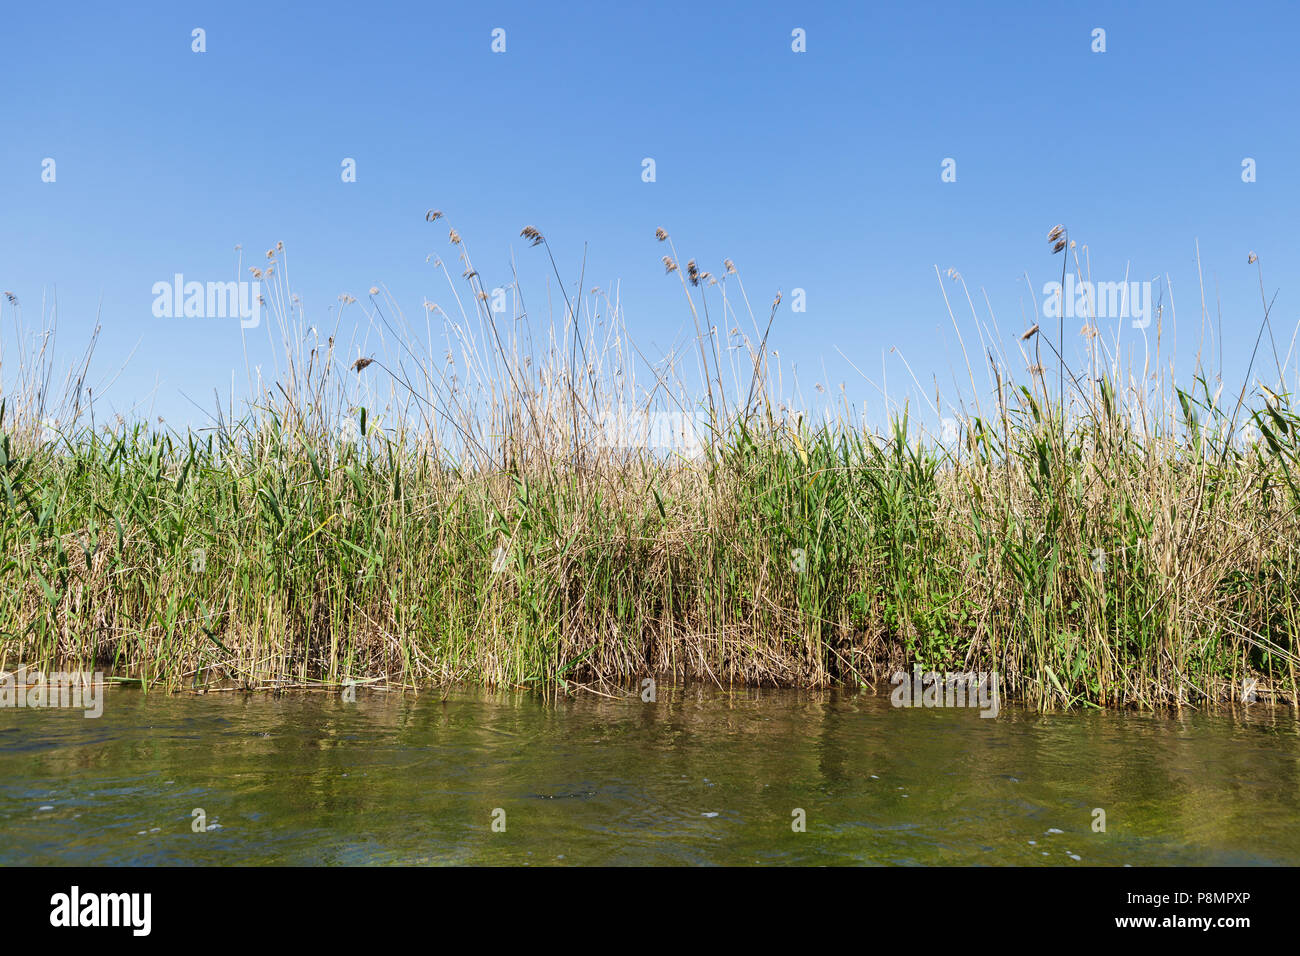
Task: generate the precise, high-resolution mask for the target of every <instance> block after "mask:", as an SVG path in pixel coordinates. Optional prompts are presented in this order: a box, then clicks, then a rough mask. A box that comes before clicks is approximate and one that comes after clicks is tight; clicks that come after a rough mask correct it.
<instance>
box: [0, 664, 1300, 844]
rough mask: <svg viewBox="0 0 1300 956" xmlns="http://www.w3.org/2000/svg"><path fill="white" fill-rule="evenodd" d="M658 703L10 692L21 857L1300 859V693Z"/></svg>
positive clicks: (9, 747) (10, 765)
mask: <svg viewBox="0 0 1300 956" xmlns="http://www.w3.org/2000/svg"><path fill="white" fill-rule="evenodd" d="M658 698H659V699H658V701H657V702H656V703H649V704H648V703H643V702H642V701H641V699H640V697H639V696H638V695H637V694H635V693H630V692H629V696H628V697H627V699H623V700H613V699H609V698H605V697H600V696H596V695H591V694H582V695H579V696H577V697H575V698H571V699H565V700H560V701H558V702H546V701H543V700H542V699H540V698H539V697H537V696H535V695H528V694H511V693H499V694H497V693H488V692H477V691H457V692H454V693H453V694H452V695H451V696H450V697H449V698H448V699H447V700H445V701H444V700H442V699H440V698H439V696H438V695H436V694H434V695H430V694H424V695H420V696H415V695H406V696H402V695H400V694H385V693H377V692H375V693H367V692H365V691H360V692H358V694H357V700H356V703H346V702H344V701H342V700H340V699H338V698H337V697H335V696H333V695H329V696H327V695H323V694H302V695H297V696H293V695H287V696H283V697H279V698H275V697H271V696H267V695H251V696H236V695H225V694H212V695H208V696H203V697H190V696H180V697H167V696H164V695H161V694H151V695H148V696H145V695H143V694H140V693H139V692H137V691H131V690H120V689H114V690H110V691H109V692H108V694H107V697H106V701H105V706H104V714H103V716H102V717H101V718H99V719H96V720H87V719H85V718H84V717H82V715H81V713H80V712H69V711H53V710H44V711H38V710H23V711H14V710H5V711H0V833H2V834H3V836H4V839H3V842H0V863H4V864H13V863H39V864H51V863H59V864H107V863H113V864H116V863H125V864H176V863H185V864H191V863H197V864H223V863H225V864H236V863H240V864H242V863H254V864H258V863H276V864H359V863H481V864H554V863H559V864H662V863H674V864H694V863H723V864H753V863H787V864H857V863H878V864H993V865H1003V864H1018V865H1033V864H1052V865H1068V866H1079V865H1088V864H1104V865H1122V864H1126V863H1127V864H1133V865H1135V866H1136V865H1144V864H1236V863H1287V864H1296V863H1300V826H1297V823H1300V725H1298V724H1297V722H1296V721H1295V719H1294V717H1293V716H1292V715H1291V713H1290V712H1277V711H1274V712H1270V711H1267V710H1263V709H1262V708H1258V707H1257V708H1253V709H1252V712H1251V716H1250V718H1249V719H1243V718H1242V717H1241V716H1238V717H1231V716H1221V717H1211V716H1204V715H1185V716H1182V717H1170V716H1151V715H1136V714H1114V713H1097V712H1091V713H1080V714H1062V715H1039V714H1036V713H1031V712H1026V711H1018V710H1016V709H1014V708H1012V707H1008V706H1004V707H1003V709H1002V712H1001V716H999V717H998V718H997V719H996V720H987V719H981V718H980V717H979V715H978V711H976V710H969V709H967V710H952V709H948V710H945V709H921V708H893V707H891V706H890V705H889V699H888V697H887V696H876V695H870V694H866V693H863V694H855V693H851V692H819V693H809V692H799V691H773V690H761V691H760V690H738V691H721V690H717V689H706V688H694V687H692V688H687V689H681V688H678V689H676V690H671V689H668V688H660V691H659V695H658ZM200 807H201V808H202V809H203V810H204V812H205V813H206V816H207V821H208V824H209V830H208V831H207V832H205V833H194V832H192V830H191V821H192V817H191V812H192V811H193V810H194V809H195V808H200ZM497 808H500V809H501V810H504V811H505V822H506V829H505V832H503V833H496V832H493V830H492V827H491V823H492V819H493V816H492V815H493V811H494V810H495V809H497ZM796 808H802V809H803V810H804V811H806V814H807V831H806V832H803V833H797V832H794V831H793V830H792V828H791V822H792V820H793V817H792V812H793V811H794V810H795V809H796ZM1094 808H1101V809H1103V810H1104V811H1105V814H1106V832H1105V833H1094V832H1093V831H1092V822H1093V809H1094ZM1076 858H1077V859H1076Z"/></svg>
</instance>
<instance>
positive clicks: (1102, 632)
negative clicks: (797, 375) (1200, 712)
mask: <svg viewBox="0 0 1300 956" xmlns="http://www.w3.org/2000/svg"><path fill="white" fill-rule="evenodd" d="M526 234H527V231H526ZM453 237H454V239H455V241H456V242H459V239H458V237H456V236H455V233H454V231H453ZM530 238H531V237H530ZM538 239H539V240H540V236H538ZM665 239H666V237H665ZM540 241H543V242H544V240H540ZM273 253H274V250H273ZM268 255H269V256H270V255H272V253H269V254H268ZM675 256H676V254H675V251H674V253H673V256H672V257H666V259H665V261H666V262H668V263H669V264H670V266H671V268H670V272H677V273H678V274H679V275H680V270H677V268H676V258H675ZM466 264H467V265H468V260H467V259H466ZM727 267H728V270H729V274H730V273H732V272H734V269H733V267H732V266H731V264H730V263H727ZM686 271H687V272H688V273H689V275H690V279H691V283H690V284H689V285H688V283H687V282H686V279H685V278H683V281H682V285H683V289H684V290H685V291H686V295H687V299H688V302H689V303H690V306H691V311H692V314H693V315H694V316H695V317H696V320H697V322H698V321H699V318H700V316H701V315H704V316H707V315H708V311H707V309H704V308H703V307H702V306H703V303H702V299H703V297H704V294H705V293H704V291H703V289H702V288H697V280H699V279H701V278H707V273H706V274H701V273H699V272H698V271H697V270H696V267H695V264H694V263H693V262H692V263H690V264H689V266H688V268H687V270H686ZM470 272H472V273H473V274H472V275H471V276H470V278H469V279H468V280H467V281H468V282H469V283H470V285H471V288H472V289H473V290H474V291H475V296H474V298H473V300H471V301H472V302H477V303H478V304H479V305H480V306H481V308H480V310H479V312H478V313H477V314H476V315H470V314H462V317H461V321H460V322H457V323H452V326H453V327H454V328H455V329H456V331H457V334H458V335H461V336H462V337H461V339H460V340H459V343H460V346H461V353H460V355H459V357H456V356H453V355H452V350H451V349H449V351H448V358H447V360H446V362H442V363H441V364H440V363H439V362H437V361H434V360H433V358H432V356H431V355H429V354H428V353H427V352H421V353H419V354H418V355H417V353H416V352H415V351H414V350H415V349H418V348H419V345H418V343H419V341H420V336H417V335H414V334H411V331H410V329H409V328H405V329H404V328H400V327H399V328H397V329H393V327H392V325H389V329H390V331H393V332H394V334H396V333H397V332H403V331H405V332H406V333H407V337H406V338H405V339H404V340H403V341H404V343H407V344H404V345H403V346H402V347H403V348H405V349H407V351H408V352H409V354H410V355H411V356H413V357H416V358H418V362H417V363H416V368H418V369H419V370H420V372H419V374H418V375H415V374H413V373H412V372H411V370H410V367H409V365H404V364H401V363H398V362H397V361H396V360H394V359H391V358H389V359H387V361H384V360H380V359H374V358H370V357H362V358H359V359H357V360H355V361H353V360H352V359H351V357H350V356H349V357H347V358H344V357H342V356H340V355H338V354H336V351H335V344H334V339H333V338H332V337H331V338H330V339H329V340H328V341H327V342H325V341H321V339H320V338H319V336H316V337H315V338H314V339H313V338H312V337H311V335H310V334H309V333H308V332H307V331H306V330H305V329H304V328H303V327H302V324H303V323H302V320H301V316H300V315H299V316H297V317H295V315H294V314H293V313H292V311H290V312H289V313H288V314H285V315H282V316H280V317H279V319H278V320H277V326H278V329H279V331H280V333H281V334H282V340H283V341H285V342H292V343H294V344H293V345H292V346H290V345H286V357H285V360H284V361H283V362H282V363H281V367H282V372H281V373H280V374H279V375H278V376H277V378H276V379H275V381H274V382H273V383H272V384H267V385H264V386H263V387H262V390H261V392H260V395H259V397H258V399H257V400H256V401H254V402H252V403H251V404H250V407H249V411H248V412H247V414H246V415H245V417H243V418H240V419H235V418H234V417H233V416H226V415H224V414H223V413H222V411H221V410H220V409H218V410H217V413H216V415H215V417H214V423H213V426H212V427H211V428H207V429H200V430H195V431H185V432H174V431H171V430H168V429H166V428H165V427H150V426H148V425H146V424H144V423H140V422H118V423H117V424H115V425H103V424H99V425H96V424H94V422H93V418H90V420H89V421H88V416H87V414H86V412H87V409H86V408H84V407H83V406H82V405H81V398H80V393H79V392H78V394H77V395H76V396H75V402H76V404H75V406H72V405H71V404H70V403H72V402H73V401H74V399H73V398H65V400H64V402H65V405H64V409H65V422H66V423H65V424H63V425H59V426H57V427H51V426H50V425H49V424H48V420H47V419H48V416H49V414H50V413H49V404H50V403H49V400H48V396H44V395H42V397H41V398H40V400H39V401H37V400H36V398H34V397H33V395H32V394H27V395H26V396H24V395H23V394H19V395H18V396H17V401H13V400H7V401H6V407H5V408H4V409H3V410H0V430H3V436H0V448H2V453H0V485H2V488H0V553H2V554H3V555H4V563H3V565H2V566H0V622H3V628H2V630H3V632H4V633H3V635H0V639H2V640H3V661H2V662H0V663H2V664H3V666H5V667H9V668H12V667H14V666H16V665H17V664H18V663H20V662H23V663H26V664H27V666H29V667H49V668H54V667H56V666H57V667H60V668H63V669H67V668H69V667H82V668H99V669H104V670H107V671H110V672H112V673H115V674H118V675H122V676H129V677H136V678H139V679H141V680H142V681H144V682H145V683H146V684H147V685H150V686H153V685H158V686H162V687H169V688H180V687H193V686H196V685H202V684H204V683H207V682H209V681H226V682H233V683H234V684H236V685H242V686H249V687H257V686H274V685H280V684H285V683H310V682H326V683H328V684H334V685H340V686H341V685H342V684H344V683H345V682H346V681H348V680H369V679H379V680H389V681H394V682H399V683H404V684H416V683H426V682H437V683H445V682H451V681H477V682H482V683H485V684H489V685H499V686H520V685H542V686H554V685H556V684H557V683H558V682H560V681H574V680H576V681H582V682H588V683H592V682H594V683H599V682H602V681H608V682H623V683H627V682H633V681H638V680H640V679H642V678H645V677H651V676H668V677H671V678H673V679H677V680H704V681H709V682H714V683H717V684H719V685H731V684H755V685H793V686H806V687H821V686H826V685H830V684H847V685H854V686H856V685H861V684H871V683H874V682H878V681H880V680H882V679H883V680H886V681H887V680H888V676H889V675H890V674H892V673H893V672H894V671H896V670H899V669H902V670H911V669H912V667H913V666H919V667H921V668H922V669H923V670H927V671H931V670H932V671H954V672H955V671H971V672H976V671H978V672H987V671H996V672H997V674H998V675H999V679H1000V685H1001V691H1002V694H1003V695H1004V696H1005V697H1006V698H1008V699H1015V700H1024V701H1028V702H1030V703H1032V704H1036V705H1039V706H1043V707H1082V706H1090V705H1091V706H1098V707H1132V706H1162V705H1182V704H1189V703H1190V704H1195V703H1199V702H1206V701H1226V700H1236V699H1241V698H1242V697H1243V696H1245V697H1251V696H1252V695H1253V697H1254V699H1257V700H1260V701H1265V702H1267V701H1273V702H1292V703H1293V702H1295V701H1296V699H1297V680H1296V665H1297V661H1298V658H1297V651H1298V650H1300V643H1298V641H1297V632H1298V630H1300V494H1298V491H1297V485H1296V481H1295V478H1296V475H1295V470H1296V464H1297V449H1298V447H1300V444H1298V442H1300V439H1298V437H1297V430H1298V429H1300V418H1298V417H1297V416H1296V415H1295V414H1294V413H1293V412H1292V411H1291V409H1290V407H1289V404H1288V402H1287V399H1286V397H1285V396H1278V395H1276V394H1274V393H1273V392H1271V391H1267V390H1265V391H1263V392H1260V393H1259V394H1258V395H1257V396H1255V397H1257V398H1258V399H1259V401H1257V402H1255V403H1254V405H1253V406H1252V405H1251V404H1250V402H1249V401H1246V398H1247V396H1246V395H1245V393H1244V391H1243V393H1242V397H1241V398H1242V400H1241V401H1236V402H1234V401H1232V400H1231V397H1229V398H1228V399H1224V400H1221V397H1220V391H1221V390H1220V391H1216V392H1215V393H1214V394H1211V392H1210V389H1209V387H1208V385H1207V384H1206V382H1205V381H1204V380H1203V379H1198V380H1197V382H1196V388H1195V389H1194V390H1193V391H1190V392H1189V391H1183V390H1180V389H1178V388H1176V387H1174V386H1173V385H1172V383H1170V384H1169V385H1168V386H1165V387H1162V390H1159V391H1157V392H1155V393H1152V392H1151V391H1150V389H1149V388H1147V387H1144V388H1142V389H1138V388H1137V387H1133V388H1130V389H1128V390H1125V389H1123V388H1120V387H1119V386H1117V385H1116V382H1117V381H1118V380H1119V378H1118V377H1117V376H1116V375H1113V374H1109V373H1107V372H1106V369H1105V368H1104V366H1098V367H1095V368H1094V371H1097V372H1098V374H1097V375H1095V376H1093V377H1092V378H1086V379H1083V380H1082V383H1080V380H1079V379H1076V378H1074V376H1073V375H1072V376H1071V378H1070V379H1068V380H1067V379H1065V378H1064V376H1063V375H1062V381H1064V382H1065V383H1066V384H1067V386H1068V387H1067V390H1066V402H1065V408H1066V413H1065V416H1064V417H1065V418H1066V421H1067V422H1068V424H1067V425H1066V426H1062V424H1061V420H1062V411H1061V409H1062V405H1061V403H1060V401H1058V400H1057V395H1058V394H1059V393H1058V392H1056V390H1055V388H1056V382H1054V381H1052V376H1051V375H1050V374H1046V373H1044V370H1043V367H1042V365H1041V364H1038V365H1035V366H1033V367H1031V369H1030V374H1029V379H1028V381H1027V382H1026V383H1025V384H1023V385H1016V384H1014V383H1013V382H1012V381H1011V377H1010V375H1009V373H1007V371H1006V366H1005V365H994V366H992V367H991V369H990V379H991V380H993V379H994V377H995V376H996V387H995V389H994V392H993V400H992V401H987V400H986V405H987V406H988V407H986V408H984V409H981V408H980V406H979V404H978V403H975V404H974V405H973V406H972V407H973V409H974V410H973V411H967V412H966V413H964V414H961V415H959V416H958V417H954V418H952V419H950V421H951V426H950V429H949V428H947V427H946V428H945V431H950V433H949V434H944V435H941V436H939V437H934V436H931V435H929V434H927V433H926V432H925V430H924V429H920V428H917V427H916V426H915V425H914V424H912V423H911V420H910V417H909V413H908V410H907V408H906V406H904V407H903V408H901V409H898V410H896V413H895V414H894V416H893V423H892V426H891V428H890V429H889V430H888V431H886V432H884V433H880V432H877V431H875V430H873V429H871V428H868V427H867V426H865V425H864V424H862V423H861V422H860V421H855V420H854V418H853V416H852V415H851V414H849V409H848V406H847V404H846V405H845V407H844V409H843V414H842V415H840V416H839V417H838V418H835V417H833V416H830V415H828V416H827V419H826V422H825V424H823V425H821V426H819V427H815V428H814V427H812V426H811V425H810V424H809V422H808V421H807V420H806V419H805V418H804V416H803V415H802V414H797V413H794V412H791V411H790V410H789V409H788V408H786V407H784V406H783V405H782V404H781V403H780V402H779V401H778V400H777V398H776V394H775V390H774V385H773V377H774V373H773V369H772V366H771V364H770V356H771V355H773V354H774V353H772V352H771V350H770V349H769V348H768V345H767V341H768V334H767V333H768V332H770V331H771V328H772V322H773V319H774V317H775V316H776V313H777V309H778V307H779V303H780V297H779V296H778V298H777V301H776V302H775V303H774V304H773V308H772V316H771V317H769V318H768V320H767V328H766V330H765V331H762V332H761V335H760V325H759V323H757V322H755V323H754V332H755V338H754V339H752V340H751V339H748V338H746V339H745V341H746V344H747V345H748V346H749V347H748V351H747V352H745V353H742V355H741V356H740V357H738V358H732V359H723V358H720V357H719V353H718V351H717V350H716V343H715V342H714V339H715V338H716V330H711V331H702V333H701V336H700V339H699V341H698V343H697V346H698V352H699V355H698V356H694V357H695V358H698V359H699V362H700V366H701V368H702V369H703V372H704V374H703V383H702V386H701V389H700V396H701V397H700V398H699V399H698V401H697V402H695V403H694V404H691V403H690V402H689V400H686V399H683V398H682V396H683V394H684V391H683V389H681V388H680V387H679V386H678V385H674V384H672V383H671V382H670V381H669V379H668V377H667V375H666V373H664V372H663V371H662V369H660V370H659V371H656V372H655V375H656V379H655V386H654V388H653V389H649V390H647V389H645V388H638V386H637V385H636V383H635V381H634V380H631V379H629V377H628V374H627V369H628V368H629V367H630V366H631V365H632V364H634V362H633V358H634V354H633V353H634V350H632V349H631V347H630V346H629V345H628V344H627V343H626V339H625V336H624V334H623V333H622V332H618V333H617V334H615V333H612V332H610V331H609V329H608V327H606V330H605V331H604V332H602V333H600V334H601V335H603V336H604V338H603V341H604V342H605V344H604V345H603V346H601V347H600V348H599V349H597V348H596V347H595V345H594V343H595V342H597V341H602V340H601V339H599V338H598V336H597V326H596V324H595V322H594V321H591V319H590V317H588V320H587V321H586V323H585V333H586V334H585V335H584V334H583V332H584V328H583V327H582V326H583V323H578V322H573V321H571V320H570V321H566V322H562V323H559V324H552V326H551V327H550V329H549V330H546V331H545V332H544V334H539V335H538V336H537V341H542V342H546V343H548V344H547V345H546V346H545V347H544V348H541V349H532V348H531V345H532V342H533V341H534V338H533V333H532V330H531V329H528V328H527V326H526V324H525V323H524V321H523V319H522V317H517V319H516V321H515V322H514V323H513V325H511V326H510V328H508V329H507V328H505V326H506V324H507V323H506V322H505V321H504V320H500V319H498V318H497V317H496V315H495V314H494V313H493V312H492V311H491V310H490V309H488V307H487V305H486V301H487V293H486V291H485V290H484V289H483V288H481V284H482V279H480V278H477V273H476V272H473V270H472V269H471V270H470ZM266 278H267V279H268V281H270V280H271V270H269V269H268V271H267V274H266ZM736 281H738V279H737V280H736ZM476 283H477V284H476ZM704 285H705V287H707V285H708V283H707V282H705V283H704ZM273 291H275V292H276V294H274V295H268V296H267V299H268V301H272V302H274V301H282V302H289V301H292V299H291V296H290V295H289V294H288V293H287V290H274V289H273ZM377 293H378V290H377V289H374V290H372V302H374V303H375V307H376V310H379V306H380V302H379V300H377V299H376V298H375V295H376V294H377ZM696 296H699V297H700V300H701V307H700V308H699V309H697V305H696V303H697V299H696ZM348 304H349V303H347V302H344V305H345V306H346V305H348ZM435 308H436V307H435ZM472 308H473V307H472V306H471V309H472ZM575 312H576V314H578V315H582V314H583V313H582V311H581V310H580V308H575V309H573V310H572V311H569V312H568V313H567V314H568V315H570V316H571V315H573V314H574V313H575ZM377 314H381V315H382V312H378V313H377ZM430 314H433V313H432V311H431V312H430ZM723 314H725V309H724V310H723ZM614 315H617V309H616V308H615V310H614ZM750 318H751V320H752V319H753V316H752V314H751V316H750ZM384 321H385V323H386V324H387V323H388V321H389V320H388V319H387V318H385V319H384ZM395 321H396V320H395ZM602 321H603V320H602ZM706 321H707V320H706ZM475 322H477V327H476V331H474V332H466V331H465V329H467V328H470V327H471V326H473V323H475ZM710 329H711V327H710ZM313 331H314V330H313ZM1038 334H1039V333H1038V332H1037V327H1035V328H1034V329H1031V330H1030V331H1029V332H1028V333H1026V336H1025V338H1032V337H1033V336H1035V335H1038ZM484 343H495V344H493V345H491V346H487V345H485V344H484ZM611 343H613V344H611ZM711 345H712V346H713V347H711ZM530 349H531V350H530ZM448 362H450V363H451V368H452V369H453V371H450V372H448V371H445V366H446V365H447V363H448ZM728 362H730V363H731V364H730V365H729V366H728V365H727V363H728ZM727 379H734V383H735V387H734V388H732V387H724V381H725V380H727ZM676 381H677V382H678V383H680V380H676ZM972 382H973V377H972ZM1071 383H1073V384H1071ZM384 385H386V386H387V388H388V389H389V394H388V398H387V399H386V400H381V399H380V398H377V397H376V391H377V389H379V388H380V387H383V386H384ZM638 395H640V396H642V400H640V401H637V396H638ZM646 396H648V398H647V397H646ZM1153 396H1154V397H1153ZM10 398H11V399H12V398H13V396H10ZM927 401H928V399H927ZM656 402H657V403H658V404H657V405H656V404H655V403H656ZM69 407H71V412H68V411H67V409H68V408H69ZM887 407H888V406H887ZM376 408H378V409H379V411H377V412H376V411H374V409H376ZM629 409H631V414H630V415H629ZM954 414H956V413H954ZM665 416H667V417H665ZM629 422H630V423H631V424H629ZM664 422H667V423H668V424H667V426H663V423H664ZM1244 425H1250V426H1251V427H1252V428H1253V429H1254V430H1253V432H1250V433H1244V432H1243V431H1242V426H1244ZM661 426H663V427H661ZM654 429H657V431H654ZM652 432H653V434H652Z"/></svg>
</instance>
